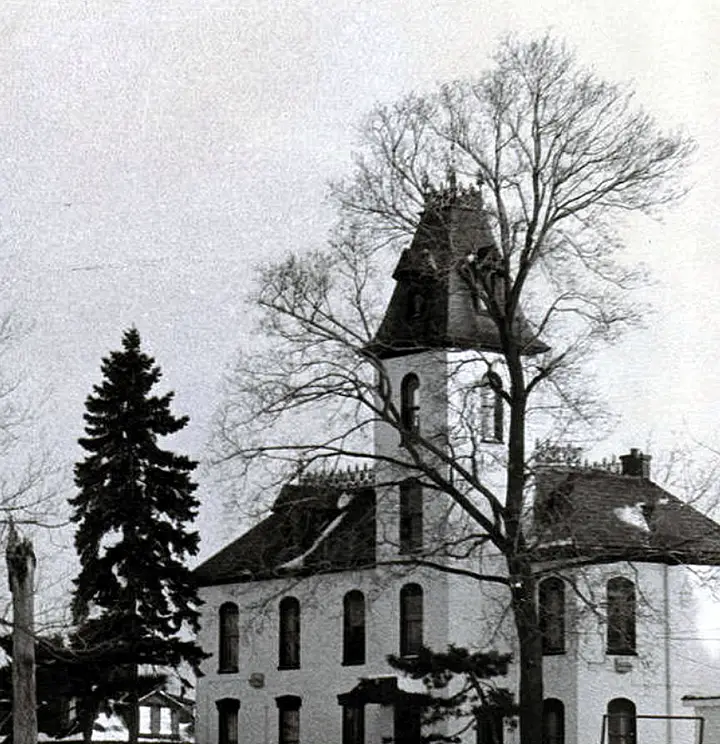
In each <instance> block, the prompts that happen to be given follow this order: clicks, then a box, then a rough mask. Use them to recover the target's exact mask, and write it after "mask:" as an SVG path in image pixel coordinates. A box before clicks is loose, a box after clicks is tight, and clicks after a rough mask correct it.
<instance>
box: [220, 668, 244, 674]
mask: <svg viewBox="0 0 720 744" xmlns="http://www.w3.org/2000/svg"><path fill="white" fill-rule="evenodd" d="M239 671H240V670H239V669H238V667H223V668H222V669H218V670H217V673H218V674H237V673H238V672H239Z"/></svg>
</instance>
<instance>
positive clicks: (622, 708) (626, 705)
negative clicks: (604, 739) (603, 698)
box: [607, 698, 637, 744]
mask: <svg viewBox="0 0 720 744" xmlns="http://www.w3.org/2000/svg"><path fill="white" fill-rule="evenodd" d="M635 720H636V719H635V704H634V703H633V702H632V700H628V699H627V698H615V699H614V700H611V701H610V702H609V703H608V707H607V731H608V744H635V743H636V741H637V729H636V725H635Z"/></svg>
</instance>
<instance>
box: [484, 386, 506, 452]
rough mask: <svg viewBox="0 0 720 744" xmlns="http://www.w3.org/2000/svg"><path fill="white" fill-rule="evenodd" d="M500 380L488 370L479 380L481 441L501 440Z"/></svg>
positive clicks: (501, 408) (501, 407) (501, 399)
mask: <svg viewBox="0 0 720 744" xmlns="http://www.w3.org/2000/svg"><path fill="white" fill-rule="evenodd" d="M503 417H504V406H503V397H502V380H501V379H500V377H499V376H498V375H497V374H496V373H495V372H488V373H487V374H485V375H483V377H482V379H481V380H480V436H481V437H482V440H483V442H502V441H503Z"/></svg>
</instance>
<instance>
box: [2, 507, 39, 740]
mask: <svg viewBox="0 0 720 744" xmlns="http://www.w3.org/2000/svg"><path fill="white" fill-rule="evenodd" d="M5 559H6V560H7V567H8V576H9V580H10V591H11V592H12V598H13V644H12V681H13V742H14V744H37V740H38V738H37V735H38V731H37V703H36V694H35V596H34V592H35V587H34V583H35V552H34V550H33V546H32V542H30V540H28V539H27V538H21V537H20V536H19V535H18V533H17V531H16V530H15V525H14V524H13V523H12V521H11V522H10V530H9V535H8V544H7V548H6V550H5Z"/></svg>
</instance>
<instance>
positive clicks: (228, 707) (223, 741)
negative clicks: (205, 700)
mask: <svg viewBox="0 0 720 744" xmlns="http://www.w3.org/2000/svg"><path fill="white" fill-rule="evenodd" d="M215 707H216V708H217V712H218V744H238V711H239V710H240V701H239V700H236V699H234V698H223V699H222V700H218V701H216V702H215Z"/></svg>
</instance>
